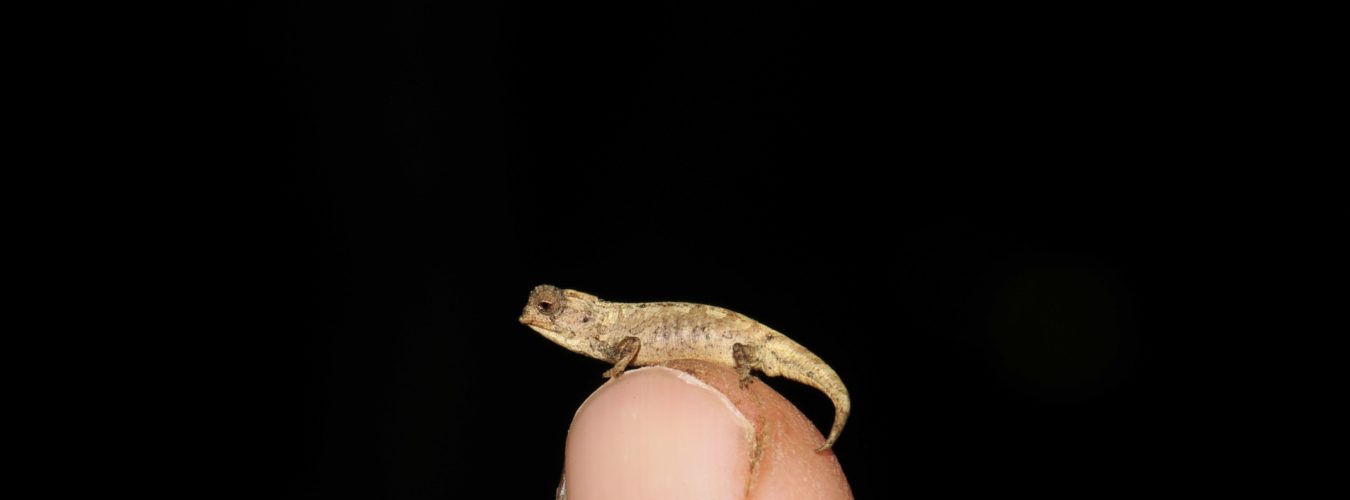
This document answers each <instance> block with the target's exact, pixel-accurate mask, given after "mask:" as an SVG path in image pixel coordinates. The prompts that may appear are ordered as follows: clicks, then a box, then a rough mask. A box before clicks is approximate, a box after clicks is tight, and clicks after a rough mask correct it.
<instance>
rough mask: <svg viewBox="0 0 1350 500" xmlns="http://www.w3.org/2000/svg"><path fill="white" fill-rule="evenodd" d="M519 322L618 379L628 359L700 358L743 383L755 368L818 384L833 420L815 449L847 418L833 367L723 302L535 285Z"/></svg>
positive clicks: (630, 362) (827, 444)
mask: <svg viewBox="0 0 1350 500" xmlns="http://www.w3.org/2000/svg"><path fill="white" fill-rule="evenodd" d="M520 322H521V323H523V324H525V325H527V326H529V327H530V328H532V329H534V331H536V332H539V333H540V334H541V335H543V336H544V337H545V338H548V339H549V340H552V341H553V342H555V343H557V344H558V345H561V346H563V347H566V348H568V349H570V350H572V351H573V352H576V353H578V354H584V355H586V356H590V357H592V358H595V359H599V360H601V361H608V362H611V363H614V367H613V368H610V369H609V370H608V371H606V372H605V376H606V377H618V376H619V375H621V374H623V371H624V370H625V369H627V368H628V366H629V365H633V366H645V365H654V364H658V363H662V362H665V361H670V360H675V359H698V360H703V361H710V362H714V363H721V364H725V365H727V366H731V367H734V368H735V369H736V371H737V373H739V374H740V381H741V386H742V387H744V386H745V385H746V384H748V383H750V381H751V378H750V370H752V369H754V370H759V371H760V372H762V373H764V374H765V375H768V376H770V377H777V376H780V375H781V376H783V377H787V378H789V379H792V380H796V381H798V382H801V383H804V384H806V385H809V386H811V387H815V388H816V389H819V390H820V391H821V392H824V393H825V395H826V396H829V397H830V400H831V401H833V402H834V425H833V426H832V427H831V428H830V436H829V437H828V438H826V439H825V444H824V445H823V446H821V447H820V448H819V449H817V450H816V451H817V452H822V451H825V450H827V449H829V448H830V447H831V446H833V445H834V442H835V440H837V439H839V432H840V431H841V430H843V428H844V421H845V420H847V419H848V412H849V399H848V389H846V388H844V382H843V381H841V380H839V375H837V374H835V373H834V369H832V368H830V366H829V365H827V364H825V362H824V361H821V359H820V358H819V357H817V356H816V355H815V354H812V353H811V351H808V350H806V348H805V347H802V346H801V344H798V343H796V342H793V341H792V339H789V338H787V336H785V335H783V334H781V333H778V332H776V331H774V330H773V329H771V328H769V327H767V326H764V325H762V324H759V323H758V322H756V321H755V320H752V319H750V318H747V317H745V316H744V315H741V314H739V313H736V312H733V311H729V310H726V309H722V308H720V307H714V306H707V305H702V304H687V303H682V302H649V303H634V304H629V303H620V302H607V301H604V300H601V299H600V298H598V297H596V296H594V295H590V294H586V293H582V292H578V291H576V290H564V289H561V288H558V287H555V286H550V285H539V286H537V287H535V288H534V290H533V291H531V292H530V300H529V302H528V303H527V304H526V305H525V312H523V313H522V314H521V315H520Z"/></svg>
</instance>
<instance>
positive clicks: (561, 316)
mask: <svg viewBox="0 0 1350 500" xmlns="http://www.w3.org/2000/svg"><path fill="white" fill-rule="evenodd" d="M598 301H599V299H597V298H596V297H595V296H594V295H588V294H585V293H581V292H578V291H576V290H563V289H561V288H558V287H556V286H552V285H539V286H537V287H534V290H531V291H530V300H529V302H527V303H526V304H525V311H524V312H522V313H520V322H521V323H522V324H524V325H526V326H529V327H530V328H532V329H534V331H536V332H539V334H540V335H543V336H544V337H547V338H548V339H549V340H552V341H554V342H557V343H559V344H562V345H563V346H567V347H571V346H572V345H573V344H574V343H577V342H580V341H581V340H582V338H583V337H585V335H584V334H583V332H587V331H590V330H591V329H592V327H593V326H594V325H592V324H591V323H592V322H593V321H595V320H596V319H597V318H596V314H595V305H596V303H597V302H598Z"/></svg>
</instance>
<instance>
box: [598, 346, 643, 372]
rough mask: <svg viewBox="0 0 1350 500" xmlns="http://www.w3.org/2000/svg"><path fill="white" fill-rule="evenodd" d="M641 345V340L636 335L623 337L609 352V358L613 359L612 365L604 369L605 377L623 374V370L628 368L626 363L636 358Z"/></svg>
mask: <svg viewBox="0 0 1350 500" xmlns="http://www.w3.org/2000/svg"><path fill="white" fill-rule="evenodd" d="M640 347H642V341H640V340H638V338H637V337H624V338H623V340H620V341H619V343H618V344H616V345H615V346H614V349H613V350H612V351H611V352H610V358H611V359H613V360H614V367H613V368H610V369H609V370H607V371H605V377H606V378H614V377H617V376H619V375H623V371H624V370H627V369H628V364H629V363H632V362H633V360H634V359H636V358H637V354H638V348H640Z"/></svg>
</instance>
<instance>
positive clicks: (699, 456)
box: [564, 361, 851, 500]
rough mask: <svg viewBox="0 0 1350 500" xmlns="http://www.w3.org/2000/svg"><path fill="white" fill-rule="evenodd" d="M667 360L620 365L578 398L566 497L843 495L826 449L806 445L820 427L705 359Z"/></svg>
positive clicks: (815, 441)
mask: <svg viewBox="0 0 1350 500" xmlns="http://www.w3.org/2000/svg"><path fill="white" fill-rule="evenodd" d="M668 365H669V367H651V368H644V369H640V370H634V371H630V372H627V373H625V374H624V375H623V376H621V377H618V378H617V379H614V380H613V381H611V382H610V383H607V384H605V385H604V386H602V387H601V388H600V389H599V390H597V391H596V392H595V393H594V394H592V396H591V397H590V398H589V399H588V400H587V401H586V402H585V403H583V404H582V406H581V408H580V409H579V410H578V411H577V415H576V417H575V419H574V420H573V422H572V427H571V430H570V431H569V433H568V440H567V457H566V461H565V466H564V467H565V474H564V485H565V488H566V492H567V498H569V499H570V500H605V499H612V498H624V499H631V498H648V499H653V500H660V499H665V498H672V499H673V498H681V499H685V498H725V499H741V498H751V499H755V498H775V499H795V498H812V499H821V498H824V499H832V498H851V495H850V494H849V490H848V483H847V481H846V480H845V478H844V475H843V472H842V470H841V469H840V468H839V463H838V461H837V460H835V458H834V456H833V454H831V453H825V454H817V453H815V452H814V451H813V450H814V449H815V448H816V447H818V446H819V445H820V444H821V443H822V442H823V438H822V437H821V436H820V433H819V432H818V431H817V430H816V429H815V427H814V426H813V425H812V424H811V422H810V421H809V420H807V419H806V418H805V417H804V416H802V415H801V413H800V412H798V411H797V410H796V408H794V407H793V406H792V405H791V404H790V403H788V402H787V401H786V400H785V399H783V398H782V397H781V396H779V395H778V394H777V393H775V392H773V390H772V389H770V388H768V386H766V385H765V384H763V383H753V384H750V386H749V387H747V388H745V389H741V388H740V387H739V386H738V384H737V380H738V377H737V375H736V372H735V371H733V370H732V369H730V368H728V367H724V366H721V365H716V364H712V363H703V362H695V361H678V362H673V363H669V364H668ZM747 494H748V495H749V496H748V497H747V496H746V495H747Z"/></svg>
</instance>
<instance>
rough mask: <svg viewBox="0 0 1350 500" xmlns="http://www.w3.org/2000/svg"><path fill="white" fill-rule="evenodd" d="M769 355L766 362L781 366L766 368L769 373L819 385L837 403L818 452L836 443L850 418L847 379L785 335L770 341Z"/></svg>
mask: <svg viewBox="0 0 1350 500" xmlns="http://www.w3.org/2000/svg"><path fill="white" fill-rule="evenodd" d="M768 351H769V353H768V354H769V356H772V358H771V359H770V360H764V361H767V362H766V363H764V364H766V365H772V366H774V367H776V368H777V370H776V371H777V372H778V373H772V372H770V371H768V370H764V373H765V374H766V375H769V376H779V375H781V376H783V377H784V378H788V379H791V380H795V381H797V382H801V383H803V384H806V385H809V386H811V387H815V388H816V389H818V390H820V392H823V393H825V395H826V396H829V397H830V401H831V402H833V403H834V425H832V426H830V435H829V437H826V438H825V444H824V445H822V446H821V447H820V448H818V449H816V452H817V453H818V452H822V451H825V450H828V449H830V447H831V446H834V442H835V441H836V440H838V439H839V433H840V432H841V431H843V430H844V422H845V421H847V420H848V412H849V399H848V389H847V388H845V387H844V381H843V380H840V379H839V374H837V373H835V372H834V369H833V368H830V365H827V364H825V362H824V361H822V360H821V359H820V357H819V356H816V355H815V354H812V353H811V351H808V350H806V348H805V347H802V346H801V344H798V343H796V342H793V341H792V340H790V339H788V338H787V337H785V336H782V335H778V336H776V337H774V338H773V339H770V340H769V342H768Z"/></svg>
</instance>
